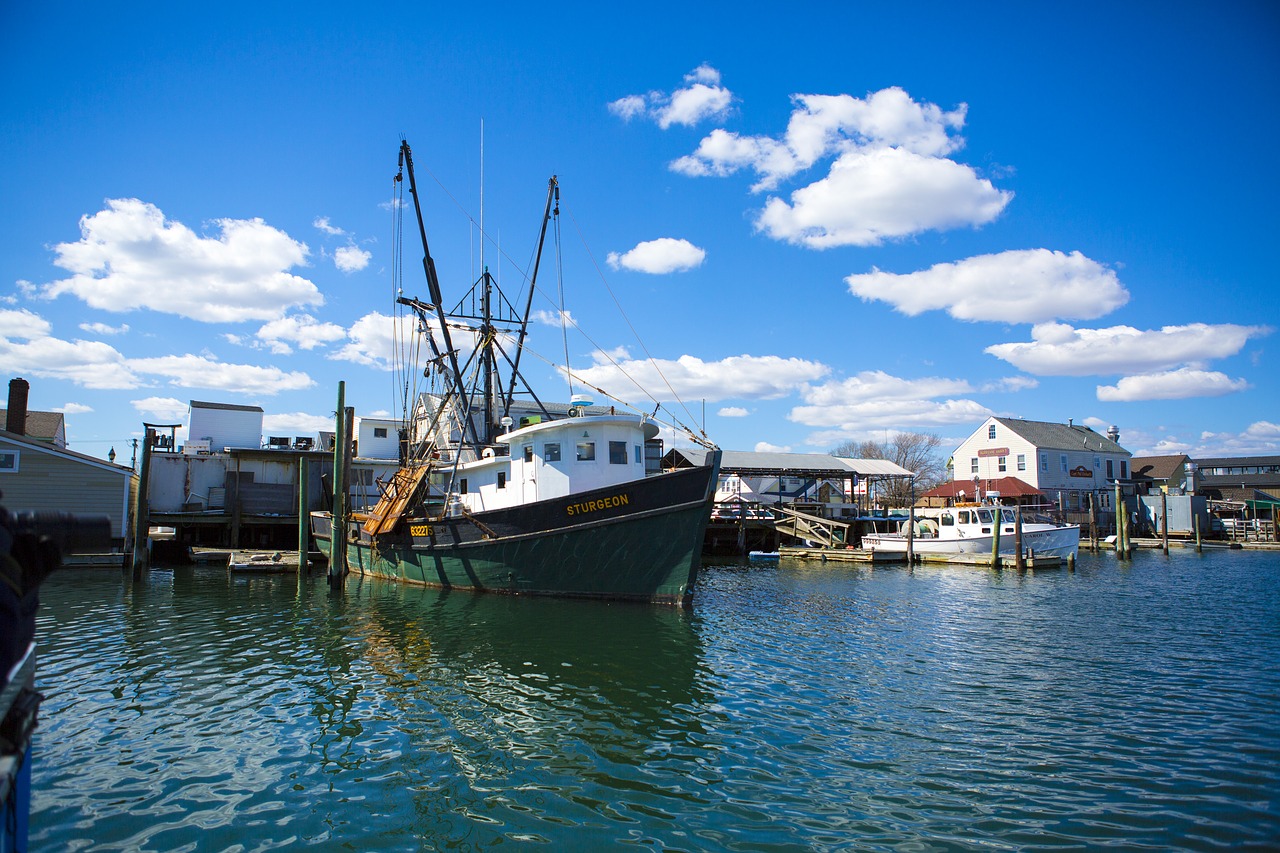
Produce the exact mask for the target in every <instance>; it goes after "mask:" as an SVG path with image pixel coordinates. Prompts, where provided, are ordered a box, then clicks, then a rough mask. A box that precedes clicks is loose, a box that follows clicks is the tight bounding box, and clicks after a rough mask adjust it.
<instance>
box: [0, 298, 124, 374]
mask: <svg viewBox="0 0 1280 853" xmlns="http://www.w3.org/2000/svg"><path fill="white" fill-rule="evenodd" d="M8 313H18V312H0V372H4V373H9V374H10V375H14V376H18V375H24V374H30V375H32V376H39V377H41V378H45V379H66V380H67V381H69V382H74V383H75V384H77V385H79V386H81V387H83V388H136V387H138V386H139V385H141V384H142V379H141V378H140V377H139V376H138V373H137V372H136V371H135V370H134V369H133V367H132V366H131V365H130V364H129V363H128V359H126V358H125V357H124V356H123V355H121V354H120V353H119V352H118V351H117V350H116V349H114V348H113V347H110V346H108V345H107V344H104V343H102V342H100V341H64V340H61V339H59V338H53V337H49V336H48V334H47V332H48V324H47V323H45V322H44V320H40V323H41V324H42V326H43V328H41V329H40V331H39V332H37V333H35V334H33V333H32V332H30V331H27V332H20V333H19V334H17V335H12V334H11V333H10V331H9V330H7V329H5V328H4V325H5V323H4V317H3V316H2V315H4V314H8ZM20 313H24V314H25V313H28V312H20ZM31 316H33V317H34V316H35V315H31ZM11 338H17V339H16V340H14V339H11Z"/></svg>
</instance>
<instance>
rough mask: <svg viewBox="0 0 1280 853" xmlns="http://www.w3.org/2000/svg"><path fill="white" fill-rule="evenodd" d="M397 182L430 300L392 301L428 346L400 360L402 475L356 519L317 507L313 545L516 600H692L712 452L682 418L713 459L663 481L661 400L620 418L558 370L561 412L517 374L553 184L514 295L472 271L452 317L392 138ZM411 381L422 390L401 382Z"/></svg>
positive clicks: (350, 561) (713, 468)
mask: <svg viewBox="0 0 1280 853" xmlns="http://www.w3.org/2000/svg"><path fill="white" fill-rule="evenodd" d="M406 183H407V185H408V190H409V192H410V194H411V196H412V200H413V210H414V211H415V213H416V216H417V225H418V231H419V235H420V237H421V241H422V250H423V269H424V271H425V273H426V285H427V288H428V290H429V297H430V298H429V300H428V301H423V300H418V299H411V298H408V297H405V296H403V295H402V293H403V287H402V286H401V287H397V288H396V293H397V296H396V299H395V302H396V306H397V309H398V310H399V311H401V312H406V313H403V314H402V315H401V316H403V317H405V318H406V319H408V320H409V321H410V322H409V323H408V324H406V326H407V327H412V328H414V329H416V341H415V342H414V344H413V345H412V346H408V345H406V347H405V349H406V350H415V351H419V352H422V353H423V356H424V358H425V360H426V367H425V370H424V369H423V368H422V365H421V364H419V363H414V364H406V366H405V370H404V377H405V382H406V389H407V390H406V393H405V406H404V408H405V415H404V419H403V424H404V427H403V429H402V430H401V434H402V441H401V451H402V461H401V465H400V468H399V470H398V471H396V472H395V474H394V476H393V477H391V478H390V479H389V480H388V481H387V482H385V483H380V484H379V485H380V496H379V499H378V502H377V504H376V505H375V506H373V507H372V508H371V509H369V510H368V511H365V512H353V513H350V514H349V515H346V516H345V521H343V520H342V519H343V517H344V513H342V512H341V511H340V510H338V511H335V512H327V511H326V512H316V513H312V515H311V521H312V532H313V534H314V536H315V537H316V539H317V540H319V542H320V543H321V546H322V547H325V546H326V545H329V544H330V543H331V537H332V536H333V534H334V531H335V530H338V531H340V533H339V535H340V536H341V542H342V543H343V544H345V549H342V548H340V549H338V552H337V553H338V555H339V559H345V561H346V563H347V568H348V570H349V571H350V572H352V573H356V574H360V575H369V576H375V577H382V578H390V579H394V580H398V581H405V582H409V583H415V584H424V585H427V586H434V587H442V588H447V589H465V590H475V591H484V592H500V593H511V594H520V595H542V596H566V597H583V598H607V599H629V600H639V601H649V602H664V603H684V602H686V601H688V600H689V599H690V598H691V596H692V594H693V591H694V588H695V585H696V582H697V574H698V569H699V564H700V554H701V548H702V539H703V533H704V531H705V529H706V525H707V521H708V519H709V517H710V514H711V504H712V500H713V498H714V496H715V489H716V482H717V475H718V472H719V465H720V451H719V449H718V448H716V447H715V446H714V444H712V443H711V442H709V441H708V440H707V439H706V438H705V436H703V435H701V434H699V433H698V432H696V431H694V430H692V429H689V428H684V427H681V426H680V425H679V424H678V423H677V424H675V426H676V427H677V428H680V429H683V431H684V433H685V435H687V436H688V437H689V439H690V440H691V441H693V442H695V443H698V444H701V445H703V446H705V447H707V449H708V451H709V452H708V453H707V461H706V464H703V465H700V466H696V467H693V468H687V469H681V470H676V471H668V472H663V471H661V470H659V469H658V465H657V464H656V463H657V462H658V461H659V460H660V459H661V457H662V451H661V442H660V441H658V438H657V437H658V434H659V425H658V423H657V422H656V420H655V416H656V414H657V412H658V411H659V410H660V409H662V403H661V402H659V403H658V405H657V406H654V407H653V409H652V411H649V406H650V403H651V402H652V398H650V400H649V401H646V404H645V408H644V409H641V410H636V409H634V407H632V408H631V411H626V409H627V408H628V407H627V406H625V405H624V404H623V401H621V400H620V399H618V398H614V397H610V402H609V403H607V404H606V403H603V402H602V403H601V404H600V405H596V403H595V399H594V393H601V394H605V393H606V392H604V391H603V390H602V389H599V388H592V389H591V391H592V392H593V393H574V391H575V385H574V375H573V372H572V371H571V370H570V369H569V368H568V366H567V364H566V365H565V366H564V367H563V368H561V370H562V372H563V375H564V376H565V377H566V378H567V379H568V380H569V389H568V391H569V399H570V403H569V405H567V406H566V405H564V404H556V403H552V402H544V401H543V400H542V399H541V398H540V397H539V396H538V395H537V394H536V393H534V392H533V390H532V388H531V387H530V386H529V383H528V382H527V381H525V378H524V375H523V372H522V368H521V362H522V355H523V354H524V352H525V350H526V347H527V345H528V337H529V335H528V328H529V320H530V316H531V310H532V305H533V301H534V294H535V291H536V285H537V272H538V266H539V263H540V260H541V258H542V253H543V243H544V241H545V238H546V234H547V228H548V224H549V223H551V222H552V218H553V216H558V215H559V185H558V183H557V181H556V179H555V178H554V177H553V178H552V179H551V181H550V182H549V184H548V190H547V199H546V206H545V208H544V211H543V217H542V223H541V228H540V231H539V237H538V241H537V250H536V253H535V254H534V256H533V257H534V260H533V262H532V268H531V271H530V272H529V273H527V274H525V275H523V280H522V282H521V288H520V290H521V292H520V294H518V295H517V296H516V297H515V298H514V299H512V298H508V296H507V294H505V293H504V292H503V290H502V288H501V287H500V286H499V282H498V281H497V279H496V278H495V277H494V276H492V275H491V274H490V272H489V269H488V267H487V266H483V263H482V266H483V269H484V271H483V273H482V274H481V275H480V277H479V278H478V279H477V280H476V281H475V282H474V283H473V284H472V286H471V288H470V290H469V291H468V292H467V293H466V294H464V295H463V297H462V299H461V300H460V301H459V302H458V303H457V305H456V306H455V307H454V308H453V309H452V310H448V311H446V310H445V309H444V308H443V306H444V304H445V302H444V296H443V294H442V292H441V287H440V283H439V280H438V278H437V275H436V267H435V261H434V260H433V258H432V257H431V251H430V248H429V245H428V241H427V234H426V227H425V225H424V220H423V212H422V203H421V201H420V199H419V194H418V187H417V181H416V178H415V176H414V170H413V155H412V151H411V150H410V148H409V145H408V143H407V142H402V144H401V147H400V170H399V172H398V174H397V176H396V186H397V187H398V188H403V187H404V186H405V184H406ZM400 191H401V192H402V191H403V189H401V190H400ZM405 207H407V205H405V204H397V205H396V206H395V208H396V209H397V210H401V209H404V208H405ZM554 233H557V234H558V233H559V228H558V226H557V227H556V228H555V229H554ZM481 239H482V240H483V239H484V234H483V225H481ZM552 304H553V305H554V304H555V303H554V302H553V303H552ZM558 314H559V316H560V318H561V320H562V322H564V321H565V320H567V318H568V317H569V314H568V312H566V311H564V310H563V306H561V307H560V309H559V311H558ZM398 328H400V327H398ZM566 361H567V358H566ZM419 381H421V382H423V383H424V384H425V385H426V386H429V387H421V388H419V386H417V385H414V386H413V387H410V383H416V382H419ZM579 385H580V386H581V387H582V389H583V390H584V391H585V389H586V388H587V387H588V386H586V385H585V384H583V383H579ZM606 396H607V395H606ZM339 432H341V430H339ZM335 517H336V518H337V519H338V520H337V523H336V524H335Z"/></svg>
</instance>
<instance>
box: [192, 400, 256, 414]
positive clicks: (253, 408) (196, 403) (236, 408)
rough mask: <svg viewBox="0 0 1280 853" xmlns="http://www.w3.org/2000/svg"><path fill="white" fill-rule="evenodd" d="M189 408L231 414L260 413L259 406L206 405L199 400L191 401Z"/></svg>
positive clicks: (233, 404)
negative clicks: (221, 410) (217, 410)
mask: <svg viewBox="0 0 1280 853" xmlns="http://www.w3.org/2000/svg"><path fill="white" fill-rule="evenodd" d="M191 408H193V409H225V410H227V411H231V412H261V411H262V407H261V406H239V405H236V404H235V403H206V402H203V401H201V400H192V401H191Z"/></svg>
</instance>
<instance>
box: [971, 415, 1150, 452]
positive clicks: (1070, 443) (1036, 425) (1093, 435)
mask: <svg viewBox="0 0 1280 853" xmlns="http://www.w3.org/2000/svg"><path fill="white" fill-rule="evenodd" d="M992 420H994V421H995V422H996V423H998V424H1000V425H1002V426H1004V427H1007V428H1008V429H1010V430H1012V431H1013V432H1014V433H1015V434H1017V435H1020V436H1022V437H1023V438H1025V439H1026V440H1027V441H1029V442H1031V443H1032V444H1034V445H1035V446H1036V447H1039V448H1043V449H1046V450H1081V449H1084V450H1089V451H1092V452H1094V453H1125V454H1127V453H1128V452H1129V451H1127V450H1125V449H1124V448H1123V447H1121V446H1120V445H1119V444H1117V443H1116V442H1114V441H1112V440H1111V439H1109V438H1107V437H1106V436H1105V435H1102V434H1100V433H1098V432H1095V431H1094V430H1093V429H1092V428H1091V427H1087V426H1083V425H1081V424H1075V423H1066V424H1056V423H1047V422H1045V421H1024V420H1022V419H1020V418H993V419H992Z"/></svg>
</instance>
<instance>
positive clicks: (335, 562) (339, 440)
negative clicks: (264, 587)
mask: <svg viewBox="0 0 1280 853" xmlns="http://www.w3.org/2000/svg"><path fill="white" fill-rule="evenodd" d="M346 394H347V383H345V382H339V383H338V411H337V418H336V421H337V423H336V424H335V427H334V433H335V435H334V442H333V513H332V522H333V523H332V525H331V527H330V531H329V585H330V586H331V587H336V586H339V585H341V583H342V578H343V576H344V575H345V574H346V572H347V479H346V473H347V456H348V454H349V452H350V451H349V450H348V449H347V448H348V447H350V445H351V438H350V436H348V435H347V406H346Z"/></svg>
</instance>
